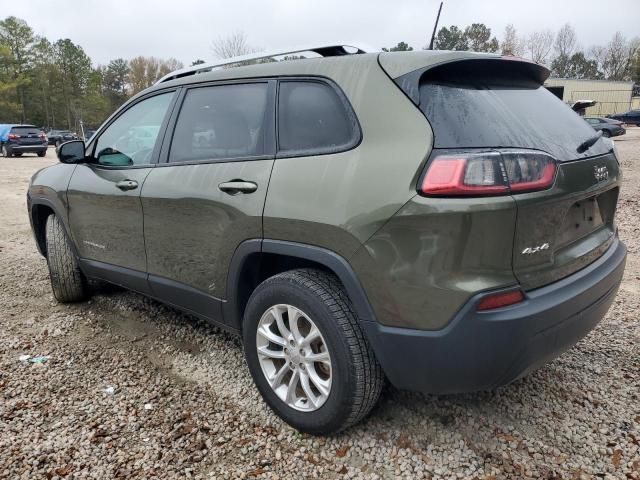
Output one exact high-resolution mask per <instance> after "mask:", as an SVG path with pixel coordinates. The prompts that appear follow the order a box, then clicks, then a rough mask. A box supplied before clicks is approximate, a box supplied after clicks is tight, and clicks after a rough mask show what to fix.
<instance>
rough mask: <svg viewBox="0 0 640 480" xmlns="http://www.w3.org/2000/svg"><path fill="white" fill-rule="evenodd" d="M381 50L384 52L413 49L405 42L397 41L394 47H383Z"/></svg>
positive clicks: (409, 50)
mask: <svg viewBox="0 0 640 480" xmlns="http://www.w3.org/2000/svg"><path fill="white" fill-rule="evenodd" d="M382 51H384V52H411V51H413V47H410V46H409V45H408V44H407V43H405V42H398V44H397V45H396V46H395V47H391V48H383V49H382Z"/></svg>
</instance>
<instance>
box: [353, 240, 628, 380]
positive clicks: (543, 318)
mask: <svg viewBox="0 0 640 480" xmlns="http://www.w3.org/2000/svg"><path fill="white" fill-rule="evenodd" d="M625 261H626V247H625V246H624V244H623V243H622V242H620V241H619V240H618V239H617V238H616V239H615V241H614V243H613V244H612V245H611V247H610V248H609V250H607V252H605V254H604V255H603V256H602V257H600V258H599V259H598V260H596V261H595V262H594V263H592V264H591V265H589V266H587V267H585V268H584V269H582V270H580V271H578V272H576V273H574V274H573V275H571V276H569V277H567V278H564V279H562V280H560V281H558V282H555V283H553V284H550V285H547V286H545V287H542V288H538V289H536V290H532V291H530V292H527V299H526V300H525V301H524V302H522V303H519V304H517V305H514V306H511V307H505V308H501V309H496V310H492V311H490V312H476V309H475V306H476V304H477V303H478V301H479V300H480V297H481V296H482V295H477V296H475V297H473V298H472V299H471V300H470V301H469V302H468V303H467V304H465V306H464V307H463V308H462V309H461V310H460V311H459V312H458V314H457V315H456V316H455V318H454V319H453V320H452V321H451V322H450V323H449V324H448V325H447V327H446V328H444V329H442V330H438V331H424V330H411V329H404V328H396V327H386V326H384V325H380V324H379V323H377V322H362V325H363V326H364V328H365V331H366V334H367V337H368V339H369V341H370V342H371V344H372V347H373V348H374V350H375V353H376V356H377V358H378V361H379V362H380V364H381V366H382V368H383V370H384V371H385V373H386V375H387V378H389V380H390V381H391V383H393V384H394V385H395V386H396V387H397V388H400V389H405V390H416V391H422V392H428V393H460V392H469V391H477V390H489V389H492V388H495V387H498V386H500V385H504V384H507V383H510V382H512V381H514V380H516V379H518V378H520V377H522V376H523V375H525V374H527V373H528V372H530V371H532V370H534V369H536V368H538V367H540V366H542V365H544V364H545V363H547V362H549V361H550V360H552V359H553V358H555V357H557V356H558V355H560V354H561V353H562V352H564V351H566V350H567V349H569V348H570V347H571V346H573V345H574V344H575V343H577V342H578V341H579V340H580V339H581V338H582V337H584V336H585V335H586V334H587V333H589V331H591V330H592V329H593V328H594V327H595V326H596V325H597V324H598V322H599V321H600V320H601V319H602V318H603V317H604V316H605V314H606V313H607V310H608V309H609V307H610V305H611V303H612V302H613V300H614V298H615V295H616V292H617V290H618V287H619V285H620V281H621V279H622V274H623V272H624V267H625Z"/></svg>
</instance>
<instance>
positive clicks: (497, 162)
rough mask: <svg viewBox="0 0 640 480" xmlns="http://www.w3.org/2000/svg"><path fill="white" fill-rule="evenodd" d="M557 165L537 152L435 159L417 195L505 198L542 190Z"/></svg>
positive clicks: (493, 153)
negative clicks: (507, 195) (509, 195)
mask: <svg viewBox="0 0 640 480" xmlns="http://www.w3.org/2000/svg"><path fill="white" fill-rule="evenodd" d="M555 174H556V162H555V160H554V159H553V158H552V157H550V156H549V155H547V154H544V153H541V152H536V151H527V150H522V151H509V152H500V153H499V152H478V153H463V154H457V155H449V154H447V155H438V156H437V157H435V158H434V159H433V160H431V162H430V163H429V166H428V167H427V171H426V173H425V174H424V176H423V179H422V183H421V185H420V189H419V192H420V193H421V194H423V195H427V196H458V195H464V196H474V195H475V196H481V195H484V196H486V195H505V194H509V193H511V192H513V193H521V192H532V191H536V190H545V189H547V188H549V187H550V186H551V185H552V184H553V180H554V178H555Z"/></svg>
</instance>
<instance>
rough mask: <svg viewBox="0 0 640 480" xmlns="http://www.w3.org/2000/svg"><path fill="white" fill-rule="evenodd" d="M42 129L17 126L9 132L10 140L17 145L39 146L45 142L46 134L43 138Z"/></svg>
mask: <svg viewBox="0 0 640 480" xmlns="http://www.w3.org/2000/svg"><path fill="white" fill-rule="evenodd" d="M40 134H41V131H40V129H38V128H36V127H31V126H17V127H12V128H11V131H10V132H9V139H10V140H11V142H12V143H14V144H17V145H24V146H27V145H39V144H41V143H42V142H43V141H44V134H43V135H42V137H40V136H39V135H40Z"/></svg>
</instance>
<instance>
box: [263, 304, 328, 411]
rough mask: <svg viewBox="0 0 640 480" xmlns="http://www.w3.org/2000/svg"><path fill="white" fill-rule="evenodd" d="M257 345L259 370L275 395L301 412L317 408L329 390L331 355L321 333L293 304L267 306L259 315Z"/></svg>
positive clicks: (325, 398) (324, 400)
mask: <svg viewBox="0 0 640 480" xmlns="http://www.w3.org/2000/svg"><path fill="white" fill-rule="evenodd" d="M256 348H257V352H258V360H259V362H260V367H261V369H262V373H263V374H264V376H265V378H266V379H267V382H268V383H269V385H270V386H271V388H272V389H273V391H274V392H275V393H276V395H277V396H278V397H279V398H280V400H282V401H283V402H284V403H286V404H287V405H288V406H289V407H291V408H293V409H295V410H299V411H302V412H312V411H314V410H317V409H319V408H320V407H322V405H323V404H324V403H325V402H326V401H327V399H328V398H329V394H330V392H331V372H332V367H331V355H330V353H329V350H328V348H327V343H326V341H325V339H324V337H323V336H322V333H321V332H320V330H319V329H318V327H317V326H316V324H315V323H314V322H313V320H312V319H311V318H309V316H308V315H307V314H305V313H304V312H303V311H302V310H300V309H299V308H296V307H294V306H292V305H286V304H280V305H274V306H272V307H270V308H269V309H268V310H267V311H266V312H265V313H264V314H263V315H262V317H261V318H260V321H259V322H258V330H257V335H256Z"/></svg>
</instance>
